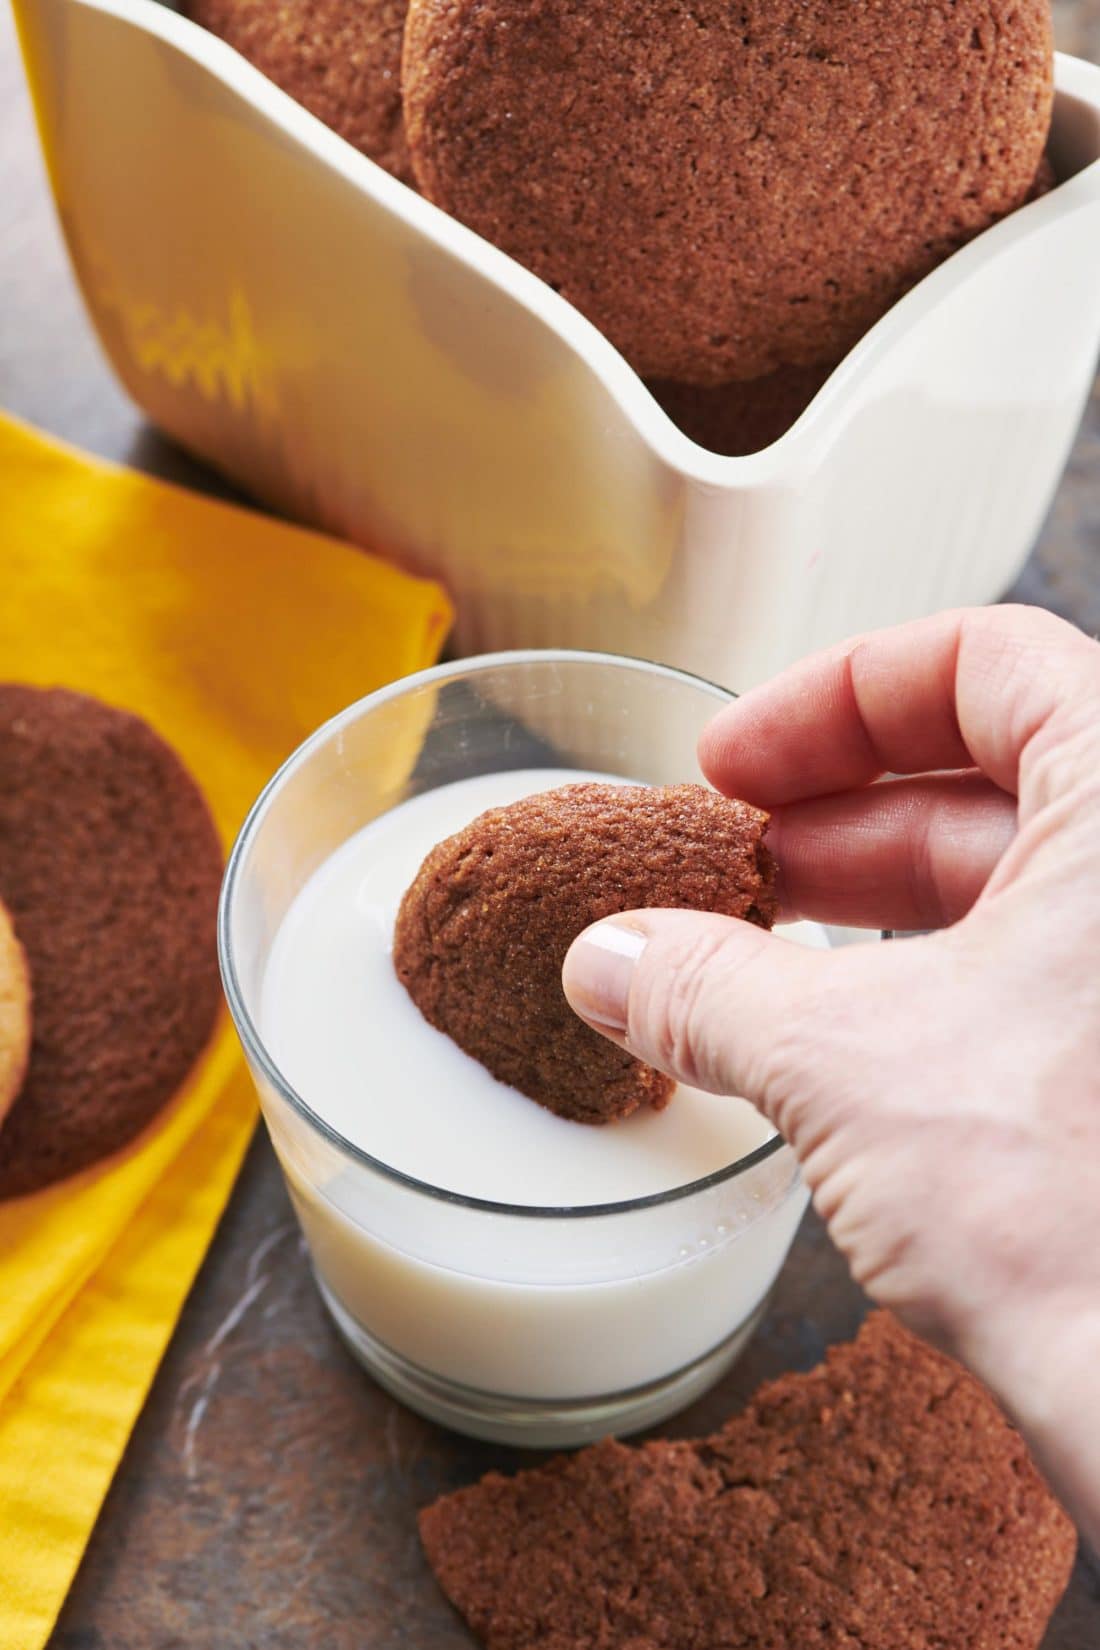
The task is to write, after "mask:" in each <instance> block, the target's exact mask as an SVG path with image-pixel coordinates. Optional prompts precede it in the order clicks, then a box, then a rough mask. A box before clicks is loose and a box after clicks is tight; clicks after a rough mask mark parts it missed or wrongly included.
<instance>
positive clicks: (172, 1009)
mask: <svg viewBox="0 0 1100 1650" xmlns="http://www.w3.org/2000/svg"><path fill="white" fill-rule="evenodd" d="M221 870H222V852H221V845H220V842H219V840H218V836H217V832H216V830H215V827H214V823H213V821H212V819H211V817H210V813H209V810H208V809H207V806H206V802H205V800H204V798H203V796H202V793H201V792H200V790H199V788H198V786H197V785H196V783H195V781H194V780H193V779H192V777H191V775H190V774H189V773H188V772H187V770H186V768H185V767H184V766H183V763H182V762H181V761H180V759H179V757H178V756H177V755H176V754H175V752H174V751H173V750H172V749H171V748H170V746H169V745H167V744H166V743H165V741H164V740H163V739H162V738H160V736H159V735H158V734H157V733H155V732H154V731H153V729H152V728H150V727H149V726H148V724H147V723H146V722H144V721H143V720H142V719H141V718H140V717H139V716H135V715H132V714H131V713H130V712H128V711H123V710H118V709H115V708H114V707H112V706H110V705H106V704H103V703H101V702H100V701H99V700H97V699H93V698H90V697H88V696H87V695H85V694H82V693H75V692H70V691H69V690H67V689H62V688H53V689H42V688H36V687H28V686H25V685H23V684H18V683H7V684H3V685H0V898H3V900H4V902H5V903H6V905H7V907H8V909H9V911H10V912H11V915H12V918H13V920H14V923H15V926H16V930H17V932H18V934H19V938H20V940H21V942H22V945H23V948H24V950H25V952H26V957H27V962H28V965H29V970H30V977H31V981H32V984H33V989H34V1003H33V1019H34V1036H33V1041H32V1045H31V1051H30V1061H29V1065H28V1066H27V1069H26V1074H25V1076H24V1079H23V1081H22V1084H21V1087H20V1089H19V1093H18V1096H17V1098H16V1099H15V1101H14V1104H13V1105H12V1108H11V1111H10V1112H9V1114H8V1117H7V1119H6V1121H5V1122H4V1126H3V1128H2V1129H0V1198H9V1197H15V1196H21V1195H23V1194H25V1193H29V1192H34V1191H38V1190H40V1189H41V1188H42V1187H45V1186H48V1185H50V1184H52V1183H53V1182H54V1181H57V1180H61V1179H64V1178H66V1177H68V1176H69V1175H72V1174H75V1173H76V1172H77V1171H79V1170H81V1169H85V1168H87V1167H89V1166H90V1165H91V1164H93V1163H96V1162H98V1161H99V1160H100V1159H101V1158H104V1157H107V1156H109V1155H110V1154H112V1153H114V1152H116V1151H118V1150H119V1149H120V1148H121V1147H123V1146H125V1145H128V1144H129V1142H130V1141H131V1140H133V1139H134V1137H135V1136H136V1135H137V1134H138V1133H139V1132H140V1131H141V1130H142V1129H143V1128H144V1127H145V1126H146V1124H148V1123H149V1122H151V1120H152V1119H153V1118H154V1117H155V1116H156V1115H157V1113H158V1112H159V1111H160V1110H161V1109H162V1107H163V1106H165V1105H166V1103H167V1102H168V1101H169V1100H170V1099H171V1098H172V1097H173V1095H174V1094H175V1092H176V1090H177V1089H178V1088H179V1085H180V1084H181V1083H182V1081H183V1080H184V1078H185V1077H186V1076H187V1074H188V1072H189V1071H190V1069H191V1067H192V1065H193V1063H194V1061H195V1059H196V1058H197V1056H198V1055H199V1053H200V1052H201V1050H202V1049H203V1047H204V1046H205V1044H206V1042H207V1040H208V1039H209V1037H210V1034H211V1032H212V1030H213V1028H214V1022H215V1018H216V1015H217V1011H218V1004H219V1002H220V996H221V993H220V985H219V980H218V969H217V955H216V944H215V918H216V911H217V900H218V890H219V886H220V881H221Z"/></svg>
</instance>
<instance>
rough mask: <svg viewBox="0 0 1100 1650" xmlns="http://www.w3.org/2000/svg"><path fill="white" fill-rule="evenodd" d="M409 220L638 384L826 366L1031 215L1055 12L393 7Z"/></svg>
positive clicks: (972, 0)
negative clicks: (436, 228) (1019, 217)
mask: <svg viewBox="0 0 1100 1650" xmlns="http://www.w3.org/2000/svg"><path fill="white" fill-rule="evenodd" d="M403 88H404V110H405V122H406V130H407V133H408V141H409V149H410V153H411V156H412V164H413V168H414V170H415V172H416V177H417V181H418V183H419V185H420V187H421V189H422V191H423V193H424V194H425V195H427V197H428V198H429V199H430V200H432V201H433V202H434V203H435V204H436V205H437V206H440V207H442V208H443V209H444V210H445V211H447V212H450V213H451V214H452V215H453V216H454V217H456V218H458V219H460V220H461V221H462V222H463V223H465V224H467V225H468V226H469V227H470V228H472V229H474V230H475V231H477V233H478V234H480V235H482V236H484V238H485V239H486V240H488V241H491V242H492V243H493V244H494V245H495V246H498V247H501V248H502V249H503V250H504V251H505V252H507V253H509V254H510V255H511V256H512V257H513V258H515V259H516V260H517V261H518V262H519V263H521V264H523V265H524V266H525V267H526V268H528V269H531V270H533V271H534V272H535V273H536V274H537V275H539V276H541V277H542V279H543V280H544V281H546V282H547V283H548V284H549V285H551V286H553V287H554V288H555V289H556V290H557V291H559V292H561V293H562V295H563V296H564V297H565V298H567V299H568V300H569V301H570V302H571V303H572V304H574V305H575V306H576V307H577V308H578V309H579V310H580V311H581V313H582V314H584V315H585V316H587V317H588V319H589V320H590V321H592V322H593V323H594V324H595V325H596V326H597V327H598V328H599V329H600V331H601V332H603V333H604V334H605V336H606V337H608V338H609V339H610V340H611V342H612V343H613V344H615V345H616V347H617V348H618V349H619V350H620V351H621V352H622V354H623V355H624V356H625V357H626V359H627V360H628V361H629V362H630V364H631V366H632V367H633V368H634V369H635V371H636V372H638V373H639V374H640V375H641V376H643V377H645V378H653V379H658V380H672V381H675V382H678V383H683V384H696V385H714V384H724V383H728V382H732V381H742V380H748V379H755V378H759V377H763V376H764V375H765V374H769V373H773V372H775V371H776V370H777V369H779V368H781V367H785V366H790V367H811V366H816V365H819V364H824V363H828V362H830V361H836V360H839V359H840V358H841V357H842V356H843V355H844V354H845V353H846V352H847V351H848V350H849V349H850V348H851V347H852V345H853V344H854V343H855V342H856V340H857V339H858V338H859V337H861V336H862V334H863V333H865V332H866V331H867V329H868V328H869V327H870V326H871V325H872V324H873V322H875V321H876V320H878V319H879V317H880V316H881V315H883V314H884V313H885V312H886V310H887V309H888V308H889V307H890V306H891V305H892V304H893V303H894V302H895V301H896V300H897V299H898V298H900V297H901V295H902V294H903V293H904V292H906V291H907V290H908V288H910V287H911V286H913V285H914V283H915V282H917V281H919V280H920V279H921V278H922V277H923V276H924V275H926V274H927V273H928V272H929V271H930V270H932V269H933V268H935V266H936V265H937V264H938V263H940V262H942V260H943V259H944V258H946V257H948V256H949V255H950V254H951V253H952V252H954V251H955V250H956V249H957V248H958V247H960V246H962V245H963V244H964V243H965V242H966V241H968V240H970V239H971V238H972V237H973V236H975V235H977V234H979V233H980V232H981V231H983V230H984V229H987V228H988V227H989V226H990V225H991V224H993V223H995V222H997V221H998V219H1000V218H1002V217H1004V216H1005V215H1006V214H1008V213H1010V212H1012V211H1014V210H1015V209H1016V208H1017V207H1019V206H1021V205H1022V204H1023V203H1024V202H1025V201H1026V200H1027V198H1028V196H1029V193H1030V191H1031V189H1032V186H1033V184H1034V181H1035V178H1036V174H1037V173H1038V171H1039V168H1040V163H1041V160H1042V155H1043V150H1044V146H1045V143H1046V139H1047V134H1048V130H1049V125H1050V116H1051V109H1052V104H1053V45H1052V34H1051V20H1050V6H1049V0H952V4H951V6H950V7H928V6H924V5H904V4H895V5H890V6H884V5H874V6H872V5H852V4H840V3H838V0H751V3H750V4H745V5H738V6H733V5H729V4H728V3H727V0H691V3H690V4H688V3H686V0H604V3H602V4H600V5H593V4H592V3H591V0H553V3H552V4H550V3H546V0H410V4H409V13H408V20H407V24H406V31H405V49H404V59H403Z"/></svg>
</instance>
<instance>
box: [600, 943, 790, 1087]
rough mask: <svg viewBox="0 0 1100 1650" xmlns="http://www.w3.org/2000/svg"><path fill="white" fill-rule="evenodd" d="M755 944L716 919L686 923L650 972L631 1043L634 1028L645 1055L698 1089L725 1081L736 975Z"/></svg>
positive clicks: (630, 1035) (633, 1027)
mask: <svg viewBox="0 0 1100 1650" xmlns="http://www.w3.org/2000/svg"><path fill="white" fill-rule="evenodd" d="M764 938H765V936H763V935H761V940H763V939H764ZM755 949H756V948H755V947H754V946H753V945H751V943H750V944H746V941H745V936H744V935H742V934H740V933H739V934H738V935H737V937H736V941H735V940H734V939H733V937H732V936H731V935H730V933H729V931H728V929H725V928H724V927H722V926H719V925H718V924H716V923H711V922H706V923H698V924H696V923H691V924H685V926H684V928H683V930H682V931H681V932H679V933H677V934H675V935H674V936H672V937H671V938H670V939H669V941H668V942H666V944H665V945H664V946H663V947H662V952H661V956H660V959H659V962H658V963H657V965H656V967H655V968H654V969H652V970H651V971H650V972H649V973H648V977H647V980H646V984H645V989H644V990H643V991H642V992H641V993H640V994H639V1001H638V1003H637V1014H636V1016H634V1015H632V1019H636V1024H635V1025H634V1026H632V1028H631V1032H630V1034H629V1037H630V1042H631V1046H634V1045H635V1036H634V1032H635V1030H636V1031H637V1033H638V1042H639V1043H644V1052H645V1057H646V1058H647V1059H649V1060H651V1061H652V1062H653V1063H654V1064H655V1065H657V1066H660V1067H661V1068H662V1069H663V1070H666V1071H671V1072H674V1073H676V1075H677V1076H679V1077H680V1078H681V1079H682V1080H683V1081H684V1082H687V1083H690V1084H692V1085H693V1086H696V1087H699V1088H707V1089H712V1090H720V1089H721V1088H723V1087H724V1086H726V1083H727V1073H728V1061H727V1058H726V1053H727V1049H726V1044H727V1035H728V1031H729V1025H730V1018H731V1013H730V1010H731V1004H732V1001H733V995H732V993H733V986H734V980H735V978H736V975H737V974H738V972H739V971H740V969H741V968H742V967H744V966H745V963H746V961H747V960H748V959H750V958H751V956H752V955H753V954H754V952H755ZM633 1007H634V1005H633V1004H632V1008H633Z"/></svg>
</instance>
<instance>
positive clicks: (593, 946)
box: [562, 917, 646, 1031]
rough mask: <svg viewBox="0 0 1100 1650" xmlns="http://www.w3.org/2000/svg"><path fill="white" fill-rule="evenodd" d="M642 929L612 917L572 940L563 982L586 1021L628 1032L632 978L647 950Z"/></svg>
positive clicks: (572, 1001)
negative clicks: (628, 1008)
mask: <svg viewBox="0 0 1100 1650" xmlns="http://www.w3.org/2000/svg"><path fill="white" fill-rule="evenodd" d="M645 944H646V936H645V935H644V934H643V933H642V931H641V929H639V928H633V927H631V926H630V925H629V924H627V923H624V922H619V921H617V920H616V919H615V918H614V917H609V918H608V919H607V921H606V922H598V923H596V925H595V926H594V927H593V928H586V929H585V931H584V933H583V934H581V935H579V936H578V938H577V939H575V940H574V941H573V944H572V945H571V946H570V948H569V953H568V955H567V957H566V959H565V966H564V968H563V969H562V985H563V987H564V989H565V995H566V996H567V997H568V999H569V1001H570V1003H571V1005H572V1006H573V1008H574V1009H575V1010H576V1012H577V1013H578V1014H579V1015H580V1016H581V1018H582V1019H583V1020H590V1021H591V1022H592V1024H593V1025H599V1026H605V1027H606V1028H607V1029H608V1030H609V1031H625V1030H626V1022H627V1005H628V1003H629V1001H630V978H631V975H632V974H633V972H634V965H635V963H636V962H637V961H638V958H639V957H640V956H641V954H642V952H643V951H644V950H645Z"/></svg>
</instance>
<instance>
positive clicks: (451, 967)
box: [394, 783, 776, 1123]
mask: <svg viewBox="0 0 1100 1650" xmlns="http://www.w3.org/2000/svg"><path fill="white" fill-rule="evenodd" d="M767 822H768V816H767V815H766V814H765V813H763V812H761V811H760V810H759V809H757V808H751V807H749V806H748V804H747V803H743V802H736V801H731V800H730V799H728V798H726V797H723V796H719V795H718V794H717V793H716V792H714V791H711V790H708V789H707V788H706V787H705V786H703V785H672V786H666V787H649V786H642V785H616V784H611V783H606V784H605V783H582V784H572V785H564V786H562V787H561V788H559V789H557V790H551V791H543V792H538V793H536V794H534V795H532V796H528V797H524V798H523V799H522V800H521V801H519V802H515V803H512V804H511V805H510V806H508V807H503V808H491V809H489V810H488V812H486V813H483V814H481V815H480V816H479V817H478V818H477V819H475V820H474V821H473V822H472V823H471V824H470V825H468V826H467V827H466V828H465V829H464V830H462V831H459V832H458V833H457V834H456V835H454V836H452V837H449V838H447V839H446V840H445V841H443V842H441V843H439V844H438V846H437V847H436V848H434V849H433V850H432V852H431V853H430V854H429V855H428V856H427V858H426V859H425V861H424V863H423V865H422V866H421V868H420V870H419V872H418V873H417V876H416V877H415V879H414V880H413V882H412V884H411V886H410V887H409V889H408V890H407V892H406V894H405V897H404V899H403V900H402V902H401V907H400V910H399V912H398V917H397V924H396V929H395V933H394V967H395V969H396V972H397V975H398V977H399V978H400V980H401V981H402V982H403V984H404V985H405V987H406V989H407V991H408V992H409V995H410V996H411V997H412V999H413V1001H414V1002H415V1003H416V1005H417V1007H418V1008H419V1009H420V1011H421V1013H422V1014H423V1015H424V1017H425V1019H426V1020H428V1021H429V1023H430V1024H431V1025H433V1026H435V1027H436V1028H437V1029H438V1030H440V1031H443V1032H446V1033H447V1034H448V1035H449V1036H450V1037H451V1038H453V1040H454V1041H455V1042H456V1043H457V1044H458V1045H459V1047H460V1048H462V1049H464V1050H465V1051H466V1053H467V1054H470V1055H472V1056H473V1057H474V1058H475V1059H477V1060H480V1061H481V1063H482V1064H483V1065H484V1066H486V1067H487V1068H488V1070H489V1071H490V1072H492V1074H493V1076H494V1077H496V1078H498V1079H499V1080H500V1081H501V1082H503V1083H509V1084H511V1085H512V1087H513V1088H516V1089H519V1090H520V1091H521V1092H522V1093H523V1094H526V1095H528V1096H529V1097H530V1098H531V1099H532V1100H537V1101H538V1102H539V1104H540V1105H543V1106H546V1107H548V1108H549V1109H550V1110H551V1111H554V1112H557V1113H558V1114H559V1115H560V1116H562V1117H567V1118H570V1119H572V1120H573V1121H576V1122H583V1123H606V1122H609V1121H611V1120H612V1119H615V1118H620V1117H627V1116H629V1115H630V1114H631V1113H632V1112H634V1111H636V1110H637V1109H638V1107H639V1106H642V1105H650V1106H653V1107H655V1108H657V1109H660V1108H661V1107H663V1106H664V1105H666V1104H667V1103H668V1100H669V1098H670V1096H671V1094H672V1090H673V1087H674V1085H673V1083H672V1081H671V1079H670V1078H668V1077H666V1076H665V1075H664V1073H662V1072H658V1071H655V1070H654V1069H653V1068H652V1067H651V1066H647V1065H645V1064H644V1063H643V1062H642V1061H640V1060H637V1059H635V1058H634V1056H633V1055H631V1054H629V1053H627V1052H626V1051H625V1050H623V1049H619V1048H617V1047H615V1046H614V1045H613V1044H612V1043H609V1042H608V1041H607V1040H606V1038H603V1037H601V1036H599V1034H598V1033H597V1032H595V1031H593V1030H592V1029H591V1028H590V1027H589V1026H587V1025H585V1024H584V1022H583V1021H582V1020H580V1019H579V1018H578V1017H577V1016H576V1015H575V1014H574V1013H573V1010H572V1009H571V1008H570V1006H569V1004H568V1002H567V1001H566V998H565V994H564V992H563V990H562V986H561V968H562V963H563V962H564V960H565V954H566V952H567V951H568V949H569V946H570V945H571V944H572V942H573V940H574V939H575V938H576V936H577V935H578V934H579V933H580V932H581V931H582V930H583V929H584V928H586V927H588V925H589V924H590V923H592V922H596V921H598V920H599V919H600V918H601V917H607V916H611V915H614V914H615V913H616V912H620V911H630V910H636V909H641V908H644V907H657V906H678V907H684V908H688V909H692V910H699V911H715V912H719V913H721V914H722V915H725V916H732V917H741V918H744V919H746V920H747V921H749V922H753V923H756V924H758V925H759V926H761V927H764V928H770V927H771V924H772V922H773V921H774V918H775V914H776V899H775V894H774V887H773V885H774V880H775V865H774V862H773V860H772V858H771V855H770V854H769V852H768V850H767V848H766V846H765V844H764V833H765V830H766V828H767Z"/></svg>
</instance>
